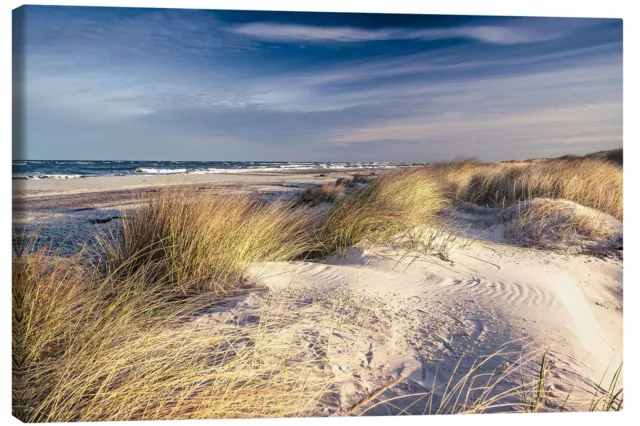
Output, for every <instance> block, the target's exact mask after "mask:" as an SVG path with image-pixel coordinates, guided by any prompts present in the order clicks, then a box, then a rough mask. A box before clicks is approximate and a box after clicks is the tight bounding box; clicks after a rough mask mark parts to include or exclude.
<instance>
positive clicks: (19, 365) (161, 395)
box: [13, 251, 339, 422]
mask: <svg viewBox="0 0 640 426" xmlns="http://www.w3.org/2000/svg"><path fill="white" fill-rule="evenodd" d="M78 262H79V258H76V259H69V260H68V261H65V262H64V263H55V264H53V265H52V264H50V263H49V262H48V261H47V260H46V255H45V254H44V252H43V251H24V252H22V253H21V254H18V253H14V256H13V269H14V273H13V299H14V300H13V302H14V310H13V342H14V347H13V412H14V415H15V416H16V417H18V418H19V419H21V420H23V421H26V422H67V421H110V420H153V419H211V418H237V417H269V416H278V417H280V416H305V415H310V414H311V413H312V412H313V410H314V409H315V408H316V406H317V402H318V400H319V399H320V398H322V397H324V396H325V395H326V394H327V393H328V392H329V391H331V386H332V382H331V380H330V378H327V377H321V376H316V375H313V374H312V373H313V371H314V367H315V365H317V364H318V363H319V362H321V361H322V360H316V359H314V358H311V359H307V360H304V361H296V362H292V359H295V358H296V356H297V353H296V351H298V350H299V348H295V347H289V346H285V345H284V344H283V341H282V340H281V336H282V332H283V330H284V329H286V327H287V326H288V324H289V321H290V320H291V318H290V314H288V312H289V311H288V309H286V308H285V307H286V305H283V304H282V303H280V301H278V300H275V301H273V302H272V303H270V304H268V305H265V306H264V308H263V309H262V311H261V315H260V319H259V320H258V321H256V322H249V323H247V324H243V325H242V327H237V326H234V325H230V324H228V323H224V322H223V323H217V324H213V325H208V324H206V323H194V322H193V321H192V319H193V318H195V317H197V316H199V315H202V312H203V309H204V308H206V307H207V306H210V305H211V298H210V295H208V294H201V295H197V294H192V295H191V296H190V297H189V298H187V299H181V300H177V299H175V298H174V297H173V296H172V294H171V292H166V291H165V290H164V289H163V288H158V287H154V286H153V285H152V284H150V283H149V282H148V279H149V278H150V277H149V276H148V275H145V273H144V272H143V271H142V270H140V269H139V270H138V271H136V272H132V273H131V274H130V275H127V276H126V277H123V278H118V279H124V280H125V281H126V282H124V283H123V282H121V283H119V285H118V291H117V292H113V291H112V286H113V282H112V281H113V280H115V279H116V278H115V277H107V278H105V279H99V276H98V275H96V274H92V273H87V274H81V275H80V276H82V277H83V280H80V281H79V276H78V275H76V274H78V273H79V271H78V270H81V269H82V268H83V265H82V264H80V263H78ZM86 266H87V265H86V264H84V267H86ZM91 277H92V278H93V281H92V280H91ZM141 283H145V284H141ZM283 306H285V307H283ZM288 315H289V316H288ZM335 322H336V323H333V322H328V323H326V324H325V325H326V326H327V327H328V329H337V328H339V325H338V324H337V319H336V321H335ZM265 360H269V362H265Z"/></svg>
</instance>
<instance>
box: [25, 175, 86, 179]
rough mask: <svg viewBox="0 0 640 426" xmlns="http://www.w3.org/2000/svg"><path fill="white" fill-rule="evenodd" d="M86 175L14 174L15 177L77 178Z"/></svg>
mask: <svg viewBox="0 0 640 426" xmlns="http://www.w3.org/2000/svg"><path fill="white" fill-rule="evenodd" d="M81 177H85V176H83V175H56V174H54V175H24V174H15V175H13V178H14V179H76V178H81Z"/></svg>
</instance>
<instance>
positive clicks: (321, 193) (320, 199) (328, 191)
mask: <svg viewBox="0 0 640 426" xmlns="http://www.w3.org/2000/svg"><path fill="white" fill-rule="evenodd" d="M349 182H350V181H349ZM345 187H347V184H345V183H342V182H340V179H338V182H336V184H335V185H332V184H330V183H325V184H324V185H322V186H321V187H319V188H318V187H313V186H309V187H307V188H306V189H305V190H304V191H300V193H298V195H297V196H296V199H295V200H296V202H297V203H298V204H302V205H307V206H310V207H313V206H318V205H320V204H323V203H333V202H334V201H336V200H337V199H339V198H340V197H341V196H343V195H344V190H345Z"/></svg>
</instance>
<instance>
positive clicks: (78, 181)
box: [12, 168, 393, 199]
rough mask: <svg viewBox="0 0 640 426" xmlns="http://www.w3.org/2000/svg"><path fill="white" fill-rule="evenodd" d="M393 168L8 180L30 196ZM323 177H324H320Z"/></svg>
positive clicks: (19, 194)
mask: <svg viewBox="0 0 640 426" xmlns="http://www.w3.org/2000/svg"><path fill="white" fill-rule="evenodd" d="M385 170H393V169H388V168H387V169H385V168H378V169H372V168H367V169H351V168H350V169H331V170H327V169H305V170H286V171H285V170H283V171H278V172H273V171H269V172H246V173H210V174H184V175H139V176H104V177H91V178H73V179H14V180H13V181H12V193H13V198H14V199H17V198H32V197H44V196H57V195H69V194H80V193H90V192H106V191H120V190H133V189H140V188H146V187H154V186H174V185H189V184H204V183H209V184H216V185H221V186H234V185H235V186H238V185H243V184H245V185H261V184H262V185H268V184H279V183H295V181H297V180H300V179H301V178H303V179H305V180H314V181H318V182H319V181H322V183H326V182H330V181H332V180H335V179H337V178H339V177H348V176H351V175H354V174H358V173H360V174H380V173H382V172H384V171H385ZM323 178H324V179H323Z"/></svg>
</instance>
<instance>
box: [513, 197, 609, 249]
mask: <svg viewBox="0 0 640 426" xmlns="http://www.w3.org/2000/svg"><path fill="white" fill-rule="evenodd" d="M500 216H501V217H502V219H503V220H506V221H507V225H506V227H505V231H506V232H505V235H506V236H507V237H510V238H513V239H515V240H518V241H520V242H521V243H524V244H527V245H536V246H538V247H541V248H549V247H554V246H556V245H557V244H573V243H576V244H580V243H582V242H583V241H584V240H591V241H596V240H600V239H604V238H609V237H611V236H612V235H613V234H615V233H620V232H621V224H620V222H619V221H618V220H617V219H615V218H614V217H612V216H610V215H608V214H606V213H603V212H600V211H598V210H595V209H591V208H588V207H584V206H582V205H580V204H577V203H573V202H570V201H566V200H552V199H547V198H534V199H532V200H528V201H525V202H522V203H518V204H516V205H514V206H511V207H509V208H507V209H505V210H503V211H502V212H501V213H500Z"/></svg>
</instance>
